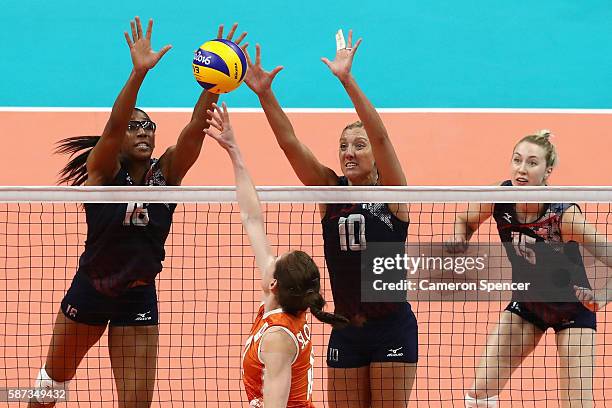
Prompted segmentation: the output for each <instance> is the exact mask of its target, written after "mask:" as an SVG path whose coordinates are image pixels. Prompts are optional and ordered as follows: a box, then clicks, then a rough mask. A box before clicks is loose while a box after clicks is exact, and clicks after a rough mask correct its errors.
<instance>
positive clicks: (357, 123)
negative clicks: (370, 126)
mask: <svg viewBox="0 0 612 408" xmlns="http://www.w3.org/2000/svg"><path fill="white" fill-rule="evenodd" d="M359 128H361V129H363V122H362V121H360V120H358V121H355V122H353V123H349V124H348V125H346V126H345V127H344V129H342V133H341V134H344V132H346V131H347V130H351V129H359Z"/></svg>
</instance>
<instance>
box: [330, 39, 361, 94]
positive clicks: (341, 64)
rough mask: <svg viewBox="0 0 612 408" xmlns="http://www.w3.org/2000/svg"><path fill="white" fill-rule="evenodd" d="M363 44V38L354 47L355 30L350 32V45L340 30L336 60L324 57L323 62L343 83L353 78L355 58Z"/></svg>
mask: <svg viewBox="0 0 612 408" xmlns="http://www.w3.org/2000/svg"><path fill="white" fill-rule="evenodd" d="M360 44H361V38H360V39H358V40H357V42H356V43H355V45H354V46H353V30H349V33H348V43H347V42H345V40H344V33H343V32H342V30H341V29H340V30H338V32H337V33H336V58H335V59H334V60H333V61H330V60H329V59H327V58H325V57H323V58H321V61H323V62H324V63H325V65H327V66H328V67H329V69H330V70H331V72H332V74H334V75H335V76H336V77H338V79H339V80H340V81H342V82H344V81H345V80H347V79H348V78H349V77H350V76H351V68H352V66H353V58H354V57H355V53H356V52H357V48H359V45H360Z"/></svg>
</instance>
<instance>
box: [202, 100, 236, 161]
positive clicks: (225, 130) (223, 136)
mask: <svg viewBox="0 0 612 408" xmlns="http://www.w3.org/2000/svg"><path fill="white" fill-rule="evenodd" d="M222 107H223V110H222V109H221V108H220V107H219V105H217V104H216V103H213V104H212V108H213V109H214V110H207V111H206V112H207V113H208V115H209V116H210V119H206V122H208V123H209V124H210V127H209V128H207V129H204V133H206V134H207V135H208V136H210V137H212V138H213V139H215V140H216V141H217V143H219V145H220V146H221V147H222V148H224V149H225V150H227V151H230V150H232V149H234V148H236V139H235V138H234V130H233V129H232V125H231V123H230V118H229V113H228V112H227V105H226V104H225V102H223V104H222ZM212 128H215V129H216V130H212Z"/></svg>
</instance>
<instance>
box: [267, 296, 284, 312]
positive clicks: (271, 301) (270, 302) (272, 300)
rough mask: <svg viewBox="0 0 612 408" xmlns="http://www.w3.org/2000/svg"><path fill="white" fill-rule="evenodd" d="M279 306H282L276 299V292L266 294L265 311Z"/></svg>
mask: <svg viewBox="0 0 612 408" xmlns="http://www.w3.org/2000/svg"><path fill="white" fill-rule="evenodd" d="M278 308H280V304H279V303H278V300H277V299H276V296H275V295H274V293H272V291H270V292H269V293H268V296H266V298H265V299H264V312H269V311H270V310H274V309H278Z"/></svg>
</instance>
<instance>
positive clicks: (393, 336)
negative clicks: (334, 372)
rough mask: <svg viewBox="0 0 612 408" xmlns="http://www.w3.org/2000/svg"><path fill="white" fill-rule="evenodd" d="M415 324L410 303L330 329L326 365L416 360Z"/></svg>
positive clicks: (416, 329)
mask: <svg viewBox="0 0 612 408" xmlns="http://www.w3.org/2000/svg"><path fill="white" fill-rule="evenodd" d="M418 337H419V335H418V326H417V321H416V317H415V316H414V313H413V312H412V309H411V308H410V304H409V303H405V304H402V306H401V308H400V310H399V311H397V312H395V313H393V314H391V315H389V316H387V317H384V318H381V319H376V320H368V321H366V322H365V324H364V325H363V326H361V327H357V326H348V327H346V328H343V329H332V332H331V335H330V337H329V343H328V346H327V365H328V366H329V367H333V368H357V367H364V366H368V365H370V363H384V362H395V363H416V362H417V361H418V341H419V338H418Z"/></svg>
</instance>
